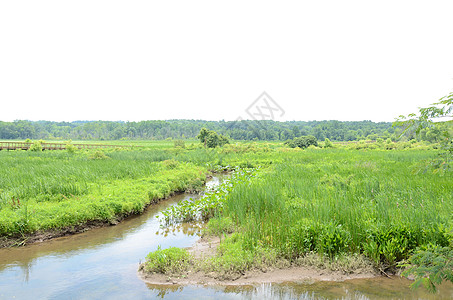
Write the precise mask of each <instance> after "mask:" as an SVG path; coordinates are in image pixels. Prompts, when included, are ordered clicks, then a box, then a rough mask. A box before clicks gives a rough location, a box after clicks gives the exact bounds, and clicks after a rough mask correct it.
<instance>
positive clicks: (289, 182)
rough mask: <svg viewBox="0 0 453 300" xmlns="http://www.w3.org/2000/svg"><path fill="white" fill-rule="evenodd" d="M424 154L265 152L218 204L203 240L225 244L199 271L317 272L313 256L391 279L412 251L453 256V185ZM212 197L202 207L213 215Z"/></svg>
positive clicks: (399, 147) (382, 148)
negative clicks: (359, 264)
mask: <svg viewBox="0 0 453 300" xmlns="http://www.w3.org/2000/svg"><path fill="white" fill-rule="evenodd" d="M358 146H360V147H358ZM243 147H244V145H241V146H239V147H238V148H241V149H242V148H243ZM427 147H429V146H428V145H409V146H408V147H407V145H404V144H395V145H392V147H388V146H386V145H369V146H362V145H360V144H356V145H352V146H351V145H345V146H342V147H340V148H339V149H338V148H337V149H319V148H313V149H307V150H299V149H287V148H276V149H268V150H264V151H262V152H261V153H260V155H258V156H255V157H254V158H255V159H256V160H257V161H262V162H268V164H267V165H266V167H265V168H264V169H262V170H260V171H258V172H257V174H258V175H257V176H251V177H248V179H247V180H239V181H238V182H236V183H234V188H233V189H232V190H231V191H229V192H228V193H226V194H222V193H221V196H220V198H221V199H217V200H216V203H218V202H222V203H221V204H220V205H219V204H216V205H217V206H216V208H218V209H217V210H216V213H215V214H214V215H216V216H215V217H214V218H212V219H211V220H210V221H209V223H208V226H207V231H208V232H209V233H210V234H215V235H218V236H225V237H226V236H228V235H229V236H228V237H226V239H225V240H224V241H223V243H222V245H221V247H220V248H219V250H218V253H217V255H216V256H215V257H214V258H212V259H211V260H210V261H208V262H204V263H203V268H204V270H205V271H207V272H212V271H215V272H221V273H222V272H223V273H225V274H228V273H230V274H233V273H235V274H238V273H239V274H241V273H243V272H245V271H247V270H250V269H252V268H255V267H257V266H258V267H259V266H263V265H266V264H267V265H272V264H275V263H276V262H277V261H280V262H281V260H282V259H283V260H284V261H285V262H286V264H299V263H314V262H310V260H312V258H313V255H314V254H315V255H316V257H317V259H318V262H316V264H317V263H319V259H321V260H324V261H327V262H328V263H332V262H336V261H341V260H343V262H344V265H345V266H344V267H345V269H348V266H346V265H347V264H349V265H353V264H354V259H353V258H354V257H355V258H357V259H356V260H355V261H357V260H360V261H363V259H365V260H368V261H369V263H371V264H373V265H374V266H375V268H376V269H378V270H381V271H382V272H392V271H395V269H396V267H397V266H398V263H399V262H402V261H405V260H406V259H408V258H409V257H410V256H411V255H412V254H413V253H414V251H415V250H416V249H420V248H423V247H427V246H429V245H431V244H432V245H438V246H442V247H443V246H445V247H451V245H452V242H453V231H452V229H453V215H452V214H451V212H452V211H453V192H452V191H453V180H452V179H453V178H452V175H451V172H433V169H432V168H430V167H429V164H428V166H427V162H429V161H431V160H433V159H435V158H436V157H437V155H438V151H437V150H433V149H427ZM233 148H234V147H233ZM264 148H266V147H264ZM261 149H263V147H262V146H261ZM241 151H242V150H238V151H232V152H234V153H236V152H237V153H240V152H241ZM251 152H253V153H254V154H255V155H256V153H258V152H257V151H256V150H254V151H251ZM248 153H250V152H247V151H246V152H245V153H244V154H243V155H242V158H245V157H247V154H248ZM250 160H251V161H252V162H253V163H252V164H254V162H255V161H256V160H255V161H253V159H252V158H250ZM256 165H261V164H260V163H257V164H256ZM211 198H212V197H208V198H207V200H206V204H205V206H206V207H209V206H212V203H213V201H212V199H211ZM202 205H203V204H202V203H200V201H198V203H196V204H195V205H193V207H191V206H190V205H188V204H187V203H185V204H184V207H182V208H181V209H175V210H174V211H175V212H176V214H179V215H181V210H182V211H184V213H183V215H187V212H186V210H189V211H190V210H191V209H193V210H195V214H196V213H197V211H202V210H203V208H200V206H202ZM167 219H168V220H171V219H172V217H171V216H169V217H167ZM176 219H177V218H176ZM232 232H234V233H233V234H231V233H232ZM234 276H235V275H233V277H234Z"/></svg>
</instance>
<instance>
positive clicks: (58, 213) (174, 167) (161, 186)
mask: <svg viewBox="0 0 453 300" xmlns="http://www.w3.org/2000/svg"><path fill="white" fill-rule="evenodd" d="M97 151H99V150H91V151H81V152H78V153H77V154H75V155H74V154H70V153H67V152H66V151H45V152H28V151H10V152H8V151H2V152H0V236H15V235H16V236H17V235H20V234H27V233H32V232H35V231H37V230H47V229H53V228H63V227H67V226H74V225H81V224H84V223H86V222H89V221H112V220H115V219H116V218H121V217H123V216H126V215H129V214H135V213H140V212H141V211H142V210H143V209H144V207H145V206H146V205H148V204H149V203H153V202H155V201H157V199H161V198H166V197H168V196H169V195H171V194H172V193H174V192H182V191H185V190H186V189H191V190H196V189H200V188H201V186H202V184H203V182H204V181H205V179H206V168H205V167H201V166H196V165H194V164H191V163H189V162H185V161H181V162H179V161H175V160H171V159H168V158H171V157H173V155H172V154H169V153H166V152H165V151H164V150H135V151H124V150H121V151H114V150H113V151H105V152H101V153H103V154H102V156H101V157H100V159H99V158H98V159H96V158H95V157H94V156H93V154H94V153H96V152H97Z"/></svg>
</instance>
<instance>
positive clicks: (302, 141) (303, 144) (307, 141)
mask: <svg viewBox="0 0 453 300" xmlns="http://www.w3.org/2000/svg"><path fill="white" fill-rule="evenodd" d="M285 144H286V145H288V146H289V147H290V148H295V147H299V148H301V149H305V148H308V147H309V146H318V140H317V139H316V138H315V137H314V136H312V135H308V136H300V137H296V138H294V139H293V140H292V141H286V142H285Z"/></svg>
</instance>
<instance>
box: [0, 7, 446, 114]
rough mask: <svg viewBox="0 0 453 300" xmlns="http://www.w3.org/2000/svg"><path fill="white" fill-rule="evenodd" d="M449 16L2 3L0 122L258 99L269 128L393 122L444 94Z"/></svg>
mask: <svg viewBox="0 0 453 300" xmlns="http://www.w3.org/2000/svg"><path fill="white" fill-rule="evenodd" d="M452 12H453V1H413V0H411V1H395V0H393V1H382V0H380V1H363V0H360V1H346V0H342V1H322V0H321V1H263V0H260V1H246V0H241V1H231V0H230V1H222V2H220V1H213V0H209V1H112V0H108V1H95V0H88V1H80V0H78V1H62V0H57V1H1V2H0V120H1V121H13V120H17V119H27V120H53V121H74V120H123V121H140V120H165V119H206V120H221V119H225V120H235V119H236V118H238V117H242V118H244V119H250V116H249V115H248V114H247V112H246V109H247V108H248V107H249V106H250V105H252V104H253V105H255V106H257V105H259V104H260V103H258V102H255V104H254V101H255V100H256V99H257V97H258V96H260V95H261V94H262V93H263V91H266V92H267V93H268V95H269V96H270V97H272V99H273V100H274V101H275V104H277V105H278V106H279V107H280V108H281V110H280V111H279V113H278V114H277V113H275V114H274V118H275V119H276V120H303V121H307V120H344V121H346V120H350V121H354V120H372V121H393V120H394V118H395V117H397V116H398V115H400V114H408V113H411V112H414V111H416V109H417V107H420V106H427V105H429V104H431V103H433V102H435V101H436V100H438V99H439V98H440V97H442V96H444V95H446V94H448V93H449V92H451V91H453V23H452ZM283 112H284V113H283ZM282 114H283V115H282Z"/></svg>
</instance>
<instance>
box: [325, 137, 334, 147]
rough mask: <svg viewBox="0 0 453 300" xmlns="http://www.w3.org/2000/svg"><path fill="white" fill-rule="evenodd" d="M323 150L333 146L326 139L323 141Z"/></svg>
mask: <svg viewBox="0 0 453 300" xmlns="http://www.w3.org/2000/svg"><path fill="white" fill-rule="evenodd" d="M324 148H333V144H332V142H331V141H330V140H329V139H328V138H325V140H324Z"/></svg>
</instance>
